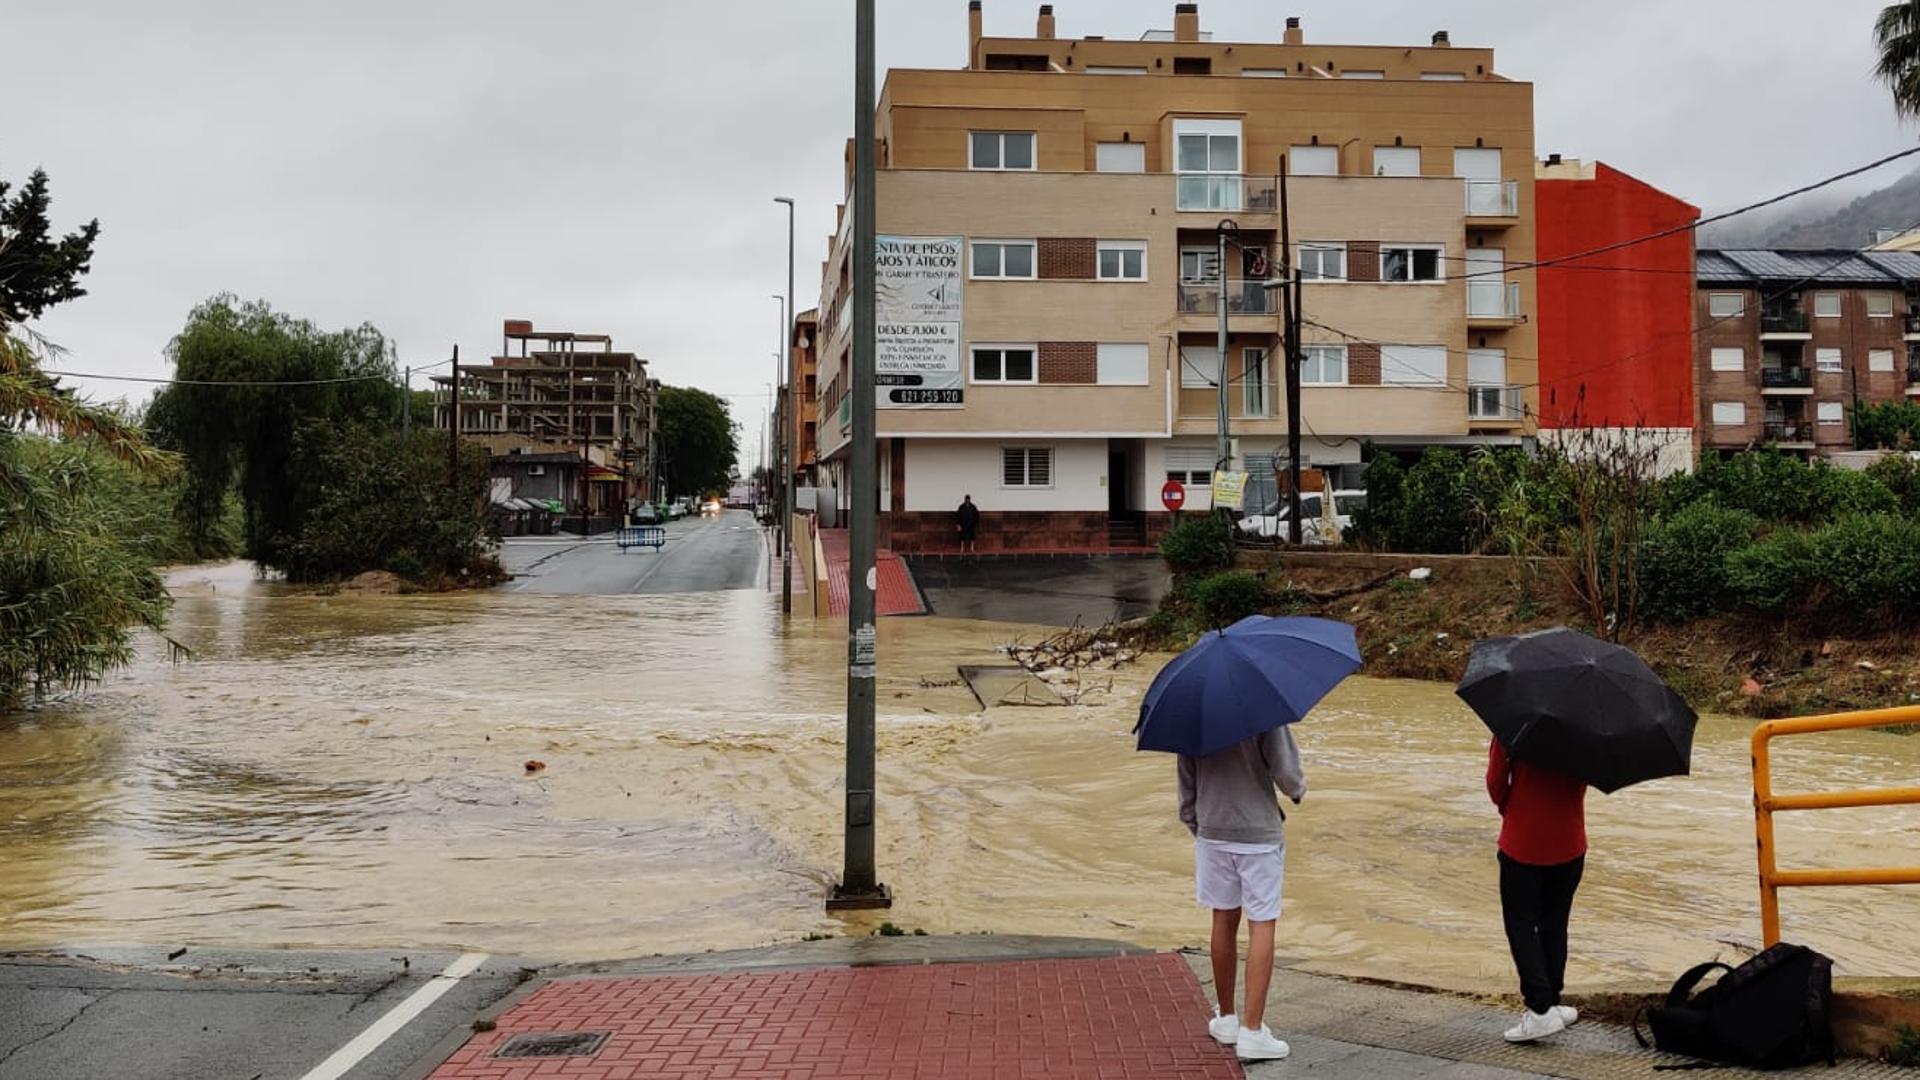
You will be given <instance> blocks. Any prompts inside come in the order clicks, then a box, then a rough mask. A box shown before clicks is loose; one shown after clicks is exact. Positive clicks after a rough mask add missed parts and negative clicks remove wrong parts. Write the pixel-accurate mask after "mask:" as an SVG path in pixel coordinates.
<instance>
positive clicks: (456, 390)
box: [447, 345, 460, 491]
mask: <svg viewBox="0 0 1920 1080" xmlns="http://www.w3.org/2000/svg"><path fill="white" fill-rule="evenodd" d="M449 420H450V421H451V422H450V423H448V424H447V486H448V487H450V488H452V489H454V490H455V491H458V490H460V346H458V345H455V346H454V347H453V412H452V414H451V415H450V417H449Z"/></svg>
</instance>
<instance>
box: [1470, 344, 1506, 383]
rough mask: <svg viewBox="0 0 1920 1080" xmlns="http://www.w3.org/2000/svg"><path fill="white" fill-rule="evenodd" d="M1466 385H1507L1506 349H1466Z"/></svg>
mask: <svg viewBox="0 0 1920 1080" xmlns="http://www.w3.org/2000/svg"><path fill="white" fill-rule="evenodd" d="M1467 385H1468V386H1505V385H1507V350H1505V349H1468V350H1467Z"/></svg>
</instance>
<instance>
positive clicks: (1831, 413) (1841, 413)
mask: <svg viewBox="0 0 1920 1080" xmlns="http://www.w3.org/2000/svg"><path fill="white" fill-rule="evenodd" d="M1815 408H1816V409H1817V410H1818V412H1817V413H1816V414H1815V416H1816V418H1817V419H1818V420H1819V421H1820V426H1821V427H1832V426H1833V425H1835V424H1839V423H1844V422H1845V421H1846V409H1845V407H1844V406H1842V405H1841V404H1840V403H1839V402H1837V401H1823V402H1821V403H1820V404H1819V405H1817V406H1815Z"/></svg>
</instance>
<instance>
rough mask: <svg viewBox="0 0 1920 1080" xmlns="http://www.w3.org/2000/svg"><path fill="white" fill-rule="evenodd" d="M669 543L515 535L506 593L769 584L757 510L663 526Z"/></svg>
mask: <svg viewBox="0 0 1920 1080" xmlns="http://www.w3.org/2000/svg"><path fill="white" fill-rule="evenodd" d="M664 528H665V530H666V535H667V543H666V546H665V547H663V548H660V549H658V550H656V549H653V548H632V549H630V550H626V551H622V550H621V549H620V547H619V546H618V545H616V544H615V543H614V542H613V536H612V534H606V535H602V536H595V537H591V538H584V539H583V538H580V537H570V536H553V537H547V536H528V537H514V538H512V539H509V540H508V541H506V543H505V544H503V545H502V547H501V551H500V563H501V565H503V566H505V567H506V568H507V572H508V573H510V574H512V575H513V576H514V580H513V581H512V582H510V583H508V584H507V585H506V586H504V590H505V591H508V592H530V593H565V594H576V595H597V596H625V595H629V594H635V593H638V594H643V595H644V594H663V593H699V592H722V591H726V590H732V589H753V588H758V587H759V586H760V585H761V584H763V583H764V581H765V577H766V570H767V544H766V540H765V535H764V533H763V531H762V530H761V528H760V526H759V525H757V524H755V522H754V520H753V515H752V514H750V513H748V512H746V511H745V510H728V511H725V512H724V513H721V514H716V515H711V516H709V515H701V516H698V517H686V518H681V519H680V520H678V521H674V522H669V523H668V524H667V525H665V526H664Z"/></svg>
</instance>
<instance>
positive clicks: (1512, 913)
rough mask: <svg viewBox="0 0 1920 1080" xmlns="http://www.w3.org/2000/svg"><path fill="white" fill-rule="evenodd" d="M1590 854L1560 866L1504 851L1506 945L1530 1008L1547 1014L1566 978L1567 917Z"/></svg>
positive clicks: (1502, 878) (1502, 895)
mask: <svg viewBox="0 0 1920 1080" xmlns="http://www.w3.org/2000/svg"><path fill="white" fill-rule="evenodd" d="M1586 865H1587V859H1586V856H1584V855H1583V856H1581V857H1580V858H1577V859H1575V860H1573V861H1572V862H1568V863H1561V864H1560V865H1558V866H1530V865H1528V864H1526V863H1522V862H1515V861H1513V860H1512V859H1510V858H1508V857H1507V856H1506V853H1504V852H1502V853H1501V855H1500V912H1501V914H1502V915H1503V916H1504V917H1505V919H1506V923H1507V947H1508V948H1509V949H1511V950H1513V966H1514V967H1515V968H1517V969H1519V971H1520V993H1521V994H1522V995H1523V996H1524V997H1525V998H1526V999H1527V1008H1528V1009H1529V1010H1530V1011H1532V1012H1536V1013H1544V1012H1546V1011H1547V1010H1548V1009H1551V1008H1553V1007H1554V1006H1555V1005H1558V1004H1560V991H1561V989H1562V988H1564V987H1565V985H1566V980H1567V920H1568V919H1569V918H1570V917H1571V916H1572V915H1573V894H1574V893H1575V892H1576V891H1577V890H1578V889H1579V888H1580V874H1581V872H1582V871H1583V870H1585V869H1586Z"/></svg>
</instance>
